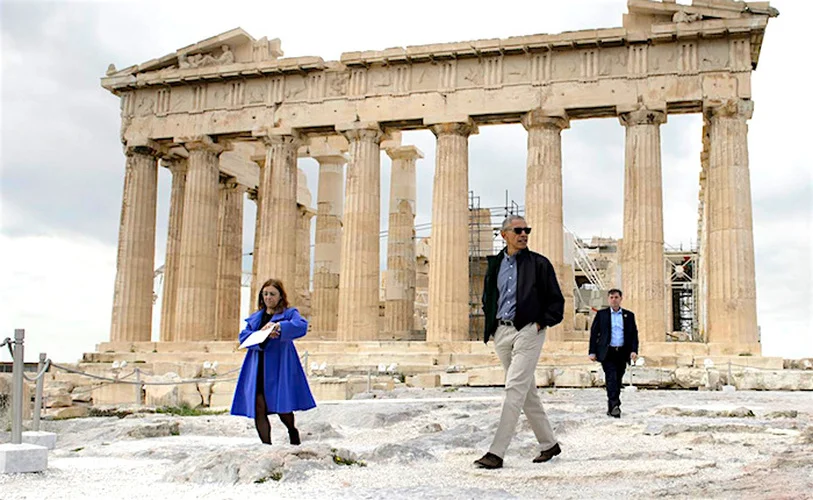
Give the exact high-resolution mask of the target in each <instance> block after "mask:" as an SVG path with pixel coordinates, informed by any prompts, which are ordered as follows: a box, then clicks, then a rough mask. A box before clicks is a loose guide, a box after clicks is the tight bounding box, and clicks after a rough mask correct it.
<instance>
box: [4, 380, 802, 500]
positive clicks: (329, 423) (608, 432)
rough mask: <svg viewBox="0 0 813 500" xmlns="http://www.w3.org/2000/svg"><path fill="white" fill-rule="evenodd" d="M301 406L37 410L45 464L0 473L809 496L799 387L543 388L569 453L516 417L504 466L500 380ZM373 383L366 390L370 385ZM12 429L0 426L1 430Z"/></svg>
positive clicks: (13, 490)
mask: <svg viewBox="0 0 813 500" xmlns="http://www.w3.org/2000/svg"><path fill="white" fill-rule="evenodd" d="M377 396H378V397H377V398H376V399H357V400H353V401H346V402H336V403H323V404H321V405H320V406H319V407H318V408H317V409H315V410H312V411H310V412H306V413H303V414H300V415H299V416H298V424H299V427H300V430H301V432H302V434H303V444H302V446H300V447H294V446H290V445H288V444H287V434H286V433H285V432H284V427H283V426H282V425H281V424H280V423H279V422H278V421H272V425H273V426H274V443H275V444H274V445H273V446H270V447H269V446H264V445H261V444H259V440H258V439H257V438H256V434H255V432H254V428H253V424H252V423H251V422H250V421H249V420H248V419H244V418H239V417H231V416H226V415H219V416H200V417H176V416H167V415H155V414H147V415H145V414H134V415H130V416H127V417H125V418H121V419H120V418H117V417H96V418H83V419H72V420H66V421H55V422H45V423H44V427H45V429H44V430H51V431H54V432H57V433H58V434H59V441H58V445H57V449H56V450H54V451H53V452H51V454H50V457H49V468H48V470H47V471H46V472H44V473H40V474H27V475H5V476H0V497H2V498H4V499H12V498H14V499H18V498H26V499H34V498H36V499H40V498H48V499H60V498H65V499H74V498H80V497H83V498H116V499H120V498H190V499H191V498H212V499H215V498H216V499H240V500H245V499H248V498H308V499H313V498H331V497H334V498H335V497H338V496H341V497H342V498H386V499H414V498H421V497H426V498H448V499H459V498H476V499H478V500H486V499H492V498H493V499H498V498H499V499H504V498H617V497H618V498H620V497H635V498H657V497H670V498H737V499H739V498H748V499H749V500H750V499H759V498H772V499H773V498H783V499H786V498H813V396H811V393H809V392H745V391H741V392H734V393H721V392H696V391H637V392H632V393H626V394H624V395H623V396H622V399H623V401H624V405H623V410H624V414H623V417H622V418H621V419H620V420H616V419H612V418H610V417H607V416H606V415H605V413H604V411H605V406H604V399H603V391H602V390H600V389H585V390H562V389H560V390H556V391H552V390H551V391H546V390H543V391H542V396H543V401H544V403H545V405H546V408H547V410H548V414H549V416H550V418H551V421H552V423H553V425H554V428H555V429H556V433H557V436H558V438H559V439H560V442H561V445H562V449H563V453H562V455H560V456H559V457H557V458H555V459H554V460H552V461H551V462H549V463H546V464H534V463H532V462H531V459H532V458H533V457H534V456H535V454H536V453H537V449H536V447H535V445H534V440H533V434H532V433H531V431H530V428H529V427H528V425H527V423H526V422H525V421H524V417H521V419H520V427H519V430H518V434H517V436H516V438H515V439H514V441H513V442H512V444H511V447H510V449H509V452H508V455H507V456H506V457H505V468H503V469H501V470H493V471H487V470H481V469H477V468H475V467H474V466H473V465H472V461H473V460H475V459H476V458H478V457H479V456H481V455H482V454H483V453H484V452H485V451H486V450H487V448H488V445H489V443H490V440H491V437H492V436H493V434H494V430H495V428H496V423H497V419H498V416H499V410H500V402H501V390H500V389H495V388H489V389H467V388H461V389H459V390H448V389H447V390H446V391H444V390H443V389H433V390H420V389H408V390H398V391H396V392H394V393H386V394H377ZM366 397H369V395H366ZM7 439H8V436H7V435H6V436H2V435H0V442H3V441H7Z"/></svg>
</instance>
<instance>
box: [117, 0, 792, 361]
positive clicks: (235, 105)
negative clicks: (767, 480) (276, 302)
mask: <svg viewBox="0 0 813 500" xmlns="http://www.w3.org/2000/svg"><path fill="white" fill-rule="evenodd" d="M777 14H778V12H777V11H776V10H775V9H773V8H772V7H770V5H769V4H768V3H767V2H748V3H746V2H735V1H730V0H693V1H692V3H691V5H685V4H678V3H676V2H675V1H674V0H672V1H669V0H663V1H654V0H629V1H628V13H627V14H625V15H624V17H623V25H622V27H619V28H606V29H590V30H583V31H574V32H566V33H562V34H554V35H545V34H538V35H527V36H516V37H511V38H507V39H487V40H475V41H468V42H455V43H439V44H433V45H422V46H409V47H405V48H402V47H398V48H390V49H386V50H369V51H359V52H345V53H343V54H342V55H341V58H340V60H338V61H325V60H323V59H322V58H320V57H316V56H302V57H284V54H283V52H282V50H281V43H280V41H279V40H277V39H274V40H268V39H266V38H262V39H259V40H258V39H255V38H253V37H252V36H251V35H249V34H248V33H246V32H245V31H243V30H242V29H239V28H238V29H234V30H231V31H228V32H225V33H223V34H220V35H217V36H214V37H212V38H209V39H206V40H203V41H201V42H198V43H195V44H193V45H189V46H187V47H183V48H181V49H179V50H177V51H175V52H172V53H170V54H168V55H166V56H163V57H160V58H157V59H153V60H150V61H147V62H145V63H142V64H138V65H134V66H130V67H127V68H125V69H121V70H119V69H116V68H115V67H114V66H113V65H111V66H110V67H109V68H108V71H107V74H106V76H105V77H103V78H102V86H103V87H104V88H105V89H107V90H109V91H110V92H112V93H114V94H115V95H117V96H119V97H120V99H121V120H122V126H121V140H122V143H123V145H124V153H125V156H126V163H125V169H126V177H125V185H124V194H123V199H122V212H121V226H120V232H119V246H118V264H117V276H116V282H115V291H114V302H113V314H112V325H111V331H110V344H117V343H132V342H149V341H150V340H151V330H152V309H153V307H154V306H153V276H154V270H155V267H156V266H155V261H154V260H155V259H154V254H155V232H156V203H157V172H158V168H159V166H164V167H167V168H168V169H169V170H170V171H171V172H172V192H171V196H172V198H171V205H170V206H171V209H170V220H169V233H168V239H167V249H166V260H165V263H164V294H163V298H162V301H161V304H160V305H161V308H162V310H161V325H160V331H161V336H160V339H161V341H162V342H183V341H197V342H202V341H205V342H211V341H227V340H228V341H233V340H234V338H236V332H237V329H238V328H239V324H240V318H242V317H243V316H244V313H245V311H240V310H239V309H240V275H241V267H240V266H241V248H242V242H243V239H242V238H243V237H242V230H241V228H242V222H241V221H242V217H243V204H244V203H245V198H246V197H247V198H248V199H250V200H253V201H254V202H255V203H256V206H257V219H256V225H255V227H256V232H255V241H254V245H253V248H254V255H253V269H252V275H253V276H252V277H253V287H252V291H253V292H256V283H257V282H260V283H261V282H262V281H264V280H265V279H267V278H270V277H275V278H278V279H281V280H282V281H283V282H284V283H285V284H286V285H288V287H289V293H295V299H294V301H293V302H294V304H295V305H300V303H301V304H302V305H305V304H307V315H308V316H309V317H310V319H311V329H312V333H311V335H310V336H309V337H308V338H309V339H310V340H315V339H318V340H323V341H338V342H363V341H375V340H380V339H382V338H393V336H392V335H390V336H387V337H382V328H381V327H380V326H379V325H380V324H384V325H386V326H385V327H384V330H386V331H388V332H401V331H405V330H408V329H410V328H411V326H410V325H411V324H412V323H411V322H412V317H413V312H414V309H413V308H414V302H415V287H416V284H415V283H416V278H415V275H416V253H415V241H414V217H415V207H414V205H415V197H416V193H415V190H416V188H415V165H416V161H419V160H420V159H421V158H423V153H422V152H421V151H420V150H418V149H417V148H416V147H415V146H412V145H407V144H402V136H401V133H400V132H401V131H407V130H416V129H428V130H431V131H432V133H433V134H434V135H435V137H436V140H437V147H436V154H435V158H434V165H435V167H434V193H433V200H432V230H431V231H432V232H431V243H430V249H429V254H430V255H429V275H428V300H429V303H428V311H427V322H426V332H425V339H426V342H434V343H437V342H463V341H469V314H470V291H469V269H468V265H469V254H468V249H469V239H470V238H469V234H468V231H469V229H468V228H469V217H470V213H469V204H468V196H469V186H468V176H469V168H468V163H469V152H468V141H469V137H470V136H471V135H472V134H476V133H477V132H478V128H479V127H483V126H492V125H499V124H512V123H521V124H522V126H523V127H524V128H525V129H526V130H527V134H528V142H527V183H526V192H525V217H526V218H527V220H528V221H529V225H531V226H533V227H534V232H533V233H532V234H531V235H530V247H531V248H532V249H534V250H536V251H538V252H540V253H542V254H544V255H546V256H547V257H548V258H549V259H550V260H551V262H552V263H553V265H554V267H555V268H556V271H557V276H558V277H559V279H560V282H561V284H562V288H563V289H564V290H565V293H566V295H570V298H569V304H570V306H569V310H570V315H571V318H570V321H568V320H567V319H566V321H565V322H564V324H563V326H562V327H558V328H556V329H555V330H554V331H553V332H551V334H550V337H549V338H550V340H551V341H553V342H565V341H566V340H567V336H566V331H567V330H568V329H569V328H572V324H573V321H572V314H573V312H572V309H573V308H572V290H573V283H572V282H573V269H572V267H570V265H569V264H567V263H566V261H567V258H566V256H565V250H564V248H565V242H564V236H563V216H562V150H561V134H562V131H563V130H566V129H567V128H568V127H569V124H570V122H571V121H572V120H585V119H590V118H606V117H617V118H618V120H619V126H622V127H624V129H625V131H626V139H625V173H624V193H623V203H624V217H623V240H622V243H621V246H620V259H619V267H620V269H621V271H620V272H621V283H620V286H621V288H623V290H624V292H625V306H627V307H629V309H631V310H633V311H635V313H636V315H637V318H638V325H639V328H640V330H641V339H642V343H643V345H644V346H646V345H647V344H650V345H656V344H660V343H665V342H666V339H667V333H670V328H669V327H668V326H667V323H668V321H667V312H666V311H667V309H668V305H667V303H666V301H667V289H668V284H667V279H668V276H667V272H666V269H665V264H664V263H665V257H664V237H663V232H664V228H663V225H664V224H663V220H664V219H663V202H662V189H663V187H662V179H661V152H660V149H661V144H660V126H661V125H662V124H664V123H666V121H667V119H668V117H669V115H670V114H683V113H701V114H702V116H703V119H704V128H703V136H702V137H698V138H697V139H698V141H702V144H703V153H702V155H701V158H700V159H699V163H700V166H701V174H700V177H699V183H700V200H699V222H698V241H699V247H698V250H697V254H698V264H697V270H696V272H697V280H698V282H699V293H698V297H699V300H698V306H697V307H698V317H699V324H700V328H701V330H702V332H703V339H704V340H705V342H706V343H707V344H708V345H709V346H711V347H710V349H712V351H714V349H717V350H718V351H719V352H724V353H728V354H730V353H749V354H755V355H759V354H760V353H761V348H760V344H759V332H758V326H757V317H756V283H755V268H754V245H753V229H752V216H751V210H752V206H751V192H750V181H749V165H748V146H747V133H748V126H747V121H748V120H749V119H751V117H752V113H753V110H754V104H753V101H752V95H751V72H752V71H754V70H755V69H756V68H757V64H758V61H759V55H760V47H761V44H762V40H763V36H764V33H765V29H766V27H767V23H768V20H769V18H771V17H774V16H776V15H777ZM381 151H385V152H386V154H388V155H389V157H390V158H392V176H391V182H392V186H391V189H390V215H389V238H388V244H387V248H386V249H382V248H380V238H379V232H380V227H379V220H380V202H381V198H380V197H381V173H380V170H381V168H380V154H381ZM300 157H310V158H314V159H315V160H316V161H317V162H318V163H319V179H318V192H317V193H316V210H315V212H314V210H313V209H312V208H311V207H310V206H309V204H310V203H309V201H308V202H302V200H303V199H307V196H304V197H303V195H301V194H300V195H299V196H298V193H299V191H301V186H300V185H299V184H300V179H299V175H298V171H297V159H298V158H300ZM426 161H429V160H426ZM345 179H346V180H345ZM345 182H346V185H345V186H344V188H343V187H342V186H343V184H344V183H345ZM314 215H315V226H316V227H315V242H313V243H314V244H315V258H314V262H313V269H312V270H311V268H310V261H309V260H308V255H309V247H310V245H311V243H312V242H311V239H310V235H311V231H310V225H311V221H312V218H313V217H314ZM383 251H386V252H387V253H386V255H387V284H386V300H385V301H384V304H385V316H386V321H385V322H383V323H380V321H379V300H380V299H379V287H380V269H379V267H380V266H379V262H380V255H381V252H383ZM311 274H312V276H313V279H312V283H313V286H312V289H310V285H309V283H310V281H311V280H310V276H311ZM568 289H569V290H570V291H571V292H568ZM252 296H253V297H256V293H252ZM297 299H299V300H297ZM396 337H397V336H396ZM714 346H718V347H714Z"/></svg>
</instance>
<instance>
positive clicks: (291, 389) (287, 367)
mask: <svg viewBox="0 0 813 500" xmlns="http://www.w3.org/2000/svg"><path fill="white" fill-rule="evenodd" d="M262 317H263V310H262V309H261V310H259V311H257V312H255V313H254V314H252V315H251V316H249V317H248V318H247V319H246V328H245V329H244V330H243V331H242V332H240V342H241V343H242V342H243V341H244V340H245V339H246V338H247V337H248V336H249V335H251V334H252V333H254V332H256V331H257V330H259V329H260V322H261V321H262ZM271 321H272V322H274V323H279V327H280V335H279V337H277V338H275V339H269V340H268V342H267V343H266V344H265V347H264V348H262V347H260V346H259V345H253V346H251V347H249V348H248V350H247V352H246V358H245V359H244V360H243V367H242V368H241V369H240V377H239V378H238V379H237V387H236V388H235V390H234V400H233V401H232V404H231V414H232V415H243V416H246V417H249V418H254V404H255V400H256V394H257V365H258V363H259V357H260V356H265V358H264V368H265V379H264V384H265V385H264V389H265V402H266V405H267V406H268V412H269V413H290V412H292V411H301V410H310V409H311V408H314V407H315V406H316V402H315V401H314V400H313V395H312V394H311V390H310V387H308V379H307V378H305V372H304V370H302V363H300V361H299V354H297V352H296V347H294V342H293V340H294V339H297V338H299V337H303V336H304V335H305V333H307V331H308V321H307V320H306V319H305V318H303V317H302V316H300V315H299V311H297V310H296V308H294V307H289V308H288V309H286V310H285V311H283V312H281V313H278V314H275V315H273V316H272V317H271Z"/></svg>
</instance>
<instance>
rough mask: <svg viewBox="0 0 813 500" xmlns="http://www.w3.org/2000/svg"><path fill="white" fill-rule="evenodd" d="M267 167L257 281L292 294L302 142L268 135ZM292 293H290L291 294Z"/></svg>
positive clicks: (263, 180)
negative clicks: (275, 283)
mask: <svg viewBox="0 0 813 500" xmlns="http://www.w3.org/2000/svg"><path fill="white" fill-rule="evenodd" d="M263 141H264V142H265V144H266V159H265V167H264V168H263V172H262V174H261V175H260V181H261V185H260V187H259V192H260V195H259V196H260V198H259V205H258V206H259V210H260V242H259V248H258V250H259V254H258V256H257V257H258V259H257V279H258V283H260V284H262V283H263V282H265V281H266V280H268V279H270V278H274V279H278V280H280V281H282V284H283V286H285V287H286V289H287V290H290V291H293V290H294V287H295V282H296V249H297V245H296V230H297V216H298V211H297V208H296V193H297V184H298V183H297V178H298V171H297V168H296V159H297V148H298V147H299V138H298V136H295V135H289V134H286V135H267V136H264V137H263ZM289 293H290V292H289Z"/></svg>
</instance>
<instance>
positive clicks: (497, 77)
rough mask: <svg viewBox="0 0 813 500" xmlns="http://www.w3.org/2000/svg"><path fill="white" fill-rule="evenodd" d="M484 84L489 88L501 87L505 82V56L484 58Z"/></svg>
mask: <svg viewBox="0 0 813 500" xmlns="http://www.w3.org/2000/svg"><path fill="white" fill-rule="evenodd" d="M482 65H483V85H484V86H485V88H487V89H494V88H499V87H501V86H502V82H503V56H495V57H485V58H483V59H482Z"/></svg>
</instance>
